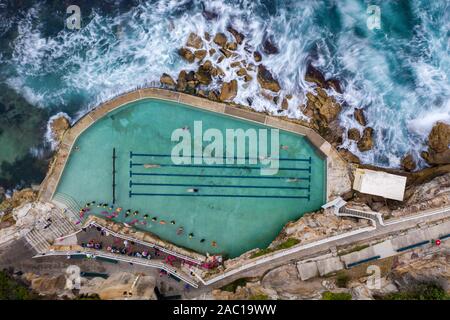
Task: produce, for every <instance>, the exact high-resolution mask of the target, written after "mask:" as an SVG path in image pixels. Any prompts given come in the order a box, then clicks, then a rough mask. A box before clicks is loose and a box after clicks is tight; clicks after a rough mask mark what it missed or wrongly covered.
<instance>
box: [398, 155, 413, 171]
mask: <svg viewBox="0 0 450 320" xmlns="http://www.w3.org/2000/svg"><path fill="white" fill-rule="evenodd" d="M401 166H402V168H403V169H404V170H405V171H413V170H414V169H416V161H415V160H414V157H413V156H412V155H411V154H407V155H405V156H404V157H403V158H402V160H401Z"/></svg>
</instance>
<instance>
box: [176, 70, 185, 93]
mask: <svg viewBox="0 0 450 320" xmlns="http://www.w3.org/2000/svg"><path fill="white" fill-rule="evenodd" d="M186 78H187V72H186V71H185V70H181V71H180V73H179V74H178V80H177V87H176V89H177V90H178V91H185V90H186V86H187V80H186Z"/></svg>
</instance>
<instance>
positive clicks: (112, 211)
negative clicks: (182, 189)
mask: <svg viewBox="0 0 450 320" xmlns="http://www.w3.org/2000/svg"><path fill="white" fill-rule="evenodd" d="M196 191H198V190H196ZM196 191H194V192H196ZM92 206H96V207H97V208H103V209H107V210H108V211H105V210H104V211H101V212H100V213H101V214H102V215H104V216H106V218H108V219H114V218H116V217H118V216H119V215H120V213H121V212H122V208H121V207H118V208H116V209H114V205H110V204H108V203H103V202H102V203H97V202H96V201H91V202H88V203H86V204H85V206H84V208H82V209H81V210H80V219H83V217H84V215H85V213H87V212H89V211H91V207H92ZM130 216H132V217H135V218H134V219H133V220H131V221H130V222H128V223H127V224H129V225H131V226H134V225H136V224H140V225H147V220H148V219H149V218H150V216H149V215H148V214H147V213H146V214H144V215H142V219H143V220H140V219H138V216H141V214H140V212H139V210H134V211H132V210H131V209H127V210H126V211H125V212H124V217H125V218H129V217H130ZM151 221H152V222H158V217H156V216H153V217H152V218H151ZM166 223H167V222H166V221H165V220H163V219H160V220H159V224H161V225H165V224H166ZM170 224H171V225H175V224H176V221H175V220H171V221H170ZM176 234H177V235H182V234H184V228H183V227H182V226H181V227H179V228H177V231H176ZM188 237H189V239H194V238H195V235H194V233H193V232H191V233H189V234H188ZM199 241H200V243H204V242H205V241H206V239H205V238H201V239H200V240H199ZM211 246H212V247H217V242H216V241H214V240H213V241H211Z"/></svg>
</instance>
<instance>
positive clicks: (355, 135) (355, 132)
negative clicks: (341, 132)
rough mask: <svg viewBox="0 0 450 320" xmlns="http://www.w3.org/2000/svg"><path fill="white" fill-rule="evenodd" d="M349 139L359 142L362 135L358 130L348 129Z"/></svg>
mask: <svg viewBox="0 0 450 320" xmlns="http://www.w3.org/2000/svg"><path fill="white" fill-rule="evenodd" d="M347 137H348V138H349V139H350V140H355V141H358V140H359V139H361V133H360V132H359V130H358V129H356V128H350V129H348V131H347Z"/></svg>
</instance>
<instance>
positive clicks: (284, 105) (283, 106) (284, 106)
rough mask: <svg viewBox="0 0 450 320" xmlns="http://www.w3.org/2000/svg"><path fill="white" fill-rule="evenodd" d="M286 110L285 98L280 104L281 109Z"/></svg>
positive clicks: (287, 103) (286, 102)
mask: <svg viewBox="0 0 450 320" xmlns="http://www.w3.org/2000/svg"><path fill="white" fill-rule="evenodd" d="M288 108H289V102H288V100H287V98H284V99H283V101H282V102H281V109H283V110H287V109H288Z"/></svg>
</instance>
